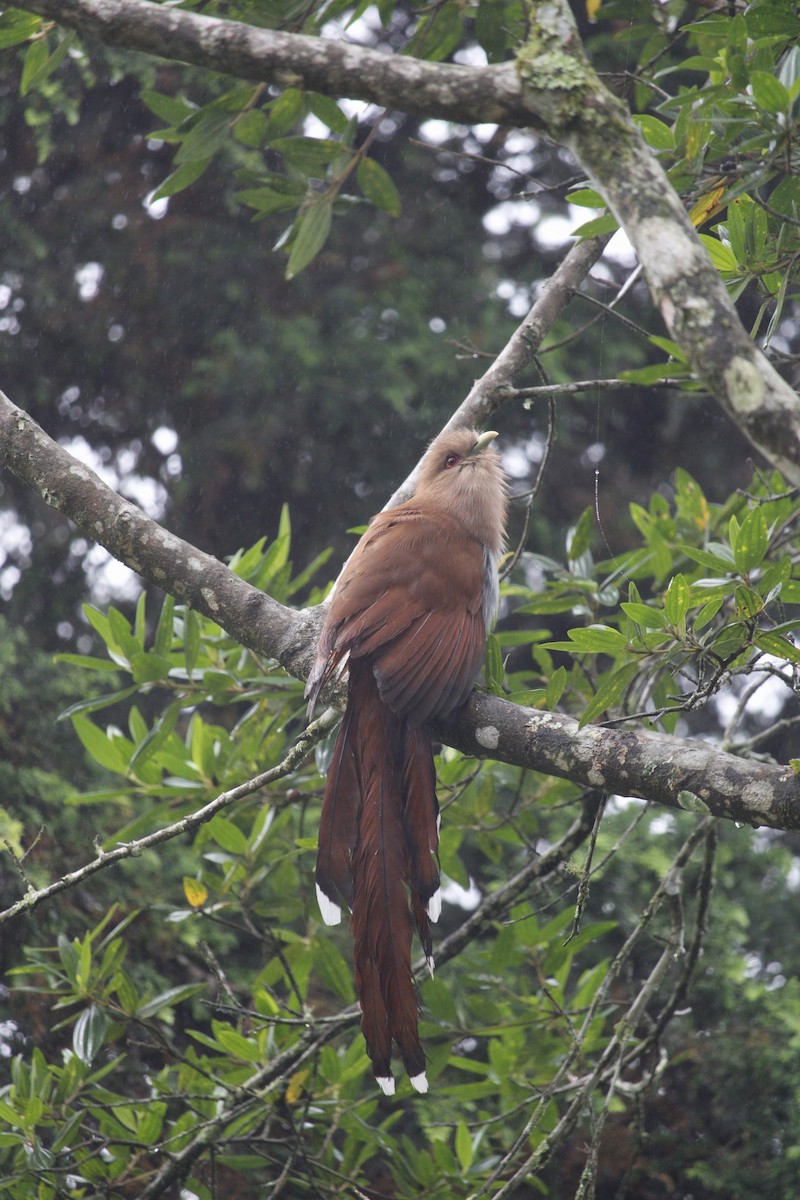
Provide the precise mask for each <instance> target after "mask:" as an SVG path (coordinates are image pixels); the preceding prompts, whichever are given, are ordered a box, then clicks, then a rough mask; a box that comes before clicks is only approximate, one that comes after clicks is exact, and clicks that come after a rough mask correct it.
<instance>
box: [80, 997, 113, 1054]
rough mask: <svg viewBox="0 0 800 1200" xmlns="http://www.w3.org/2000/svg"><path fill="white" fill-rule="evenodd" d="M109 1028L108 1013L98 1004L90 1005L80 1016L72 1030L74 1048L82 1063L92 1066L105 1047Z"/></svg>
mask: <svg viewBox="0 0 800 1200" xmlns="http://www.w3.org/2000/svg"><path fill="white" fill-rule="evenodd" d="M107 1028H108V1021H107V1019H106V1014H105V1013H104V1012H103V1010H102V1008H98V1007H97V1005H96V1004H92V1005H90V1006H89V1008H87V1009H85V1010H84V1011H83V1012H82V1013H81V1015H80V1016H79V1017H78V1020H77V1021H76V1022H75V1028H74V1029H73V1031H72V1049H73V1050H74V1051H75V1053H76V1055H77V1056H78V1058H79V1059H80V1060H81V1062H82V1063H86V1065H87V1066H91V1064H92V1062H93V1061H94V1059H95V1058H96V1057H97V1054H98V1052H99V1051H100V1050H101V1049H102V1047H103V1042H104V1041H105V1037H106V1030H107Z"/></svg>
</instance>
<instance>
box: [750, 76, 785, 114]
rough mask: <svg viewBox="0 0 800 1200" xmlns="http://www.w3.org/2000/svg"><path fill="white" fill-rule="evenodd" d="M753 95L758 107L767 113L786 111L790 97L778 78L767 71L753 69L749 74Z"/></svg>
mask: <svg viewBox="0 0 800 1200" xmlns="http://www.w3.org/2000/svg"><path fill="white" fill-rule="evenodd" d="M750 84H751V87H752V89H753V97H754V99H755V102H756V104H757V105H758V107H759V108H763V109H764V110H765V111H766V112H769V113H787V112H788V111H789V107H790V105H791V98H790V96H789V93H788V92H787V90H786V88H785V87H784V85H783V84H782V83H781V81H780V79H776V77H775V76H774V75H770V73H769V72H768V71H753V72H751V75H750Z"/></svg>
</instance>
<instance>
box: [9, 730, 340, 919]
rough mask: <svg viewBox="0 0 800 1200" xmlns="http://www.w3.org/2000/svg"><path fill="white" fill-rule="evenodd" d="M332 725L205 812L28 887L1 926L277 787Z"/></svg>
mask: <svg viewBox="0 0 800 1200" xmlns="http://www.w3.org/2000/svg"><path fill="white" fill-rule="evenodd" d="M333 724H334V721H332V720H331V719H330V718H329V717H327V716H322V717H319V718H318V719H317V720H316V721H314V722H313V724H311V725H309V726H308V728H307V729H304V730H303V732H302V733H301V734H300V736H299V737H298V738H297V740H296V742H295V743H294V745H293V746H292V747H291V749H290V750H289V752H288V754H287V755H286V756H285V758H284V759H283V760H282V761H281V762H279V763H277V764H276V765H275V766H274V767H270V768H269V769H268V770H266V771H262V772H261V774H260V775H255V776H254V777H253V778H252V779H248V780H246V781H245V782H244V783H240V784H239V785H238V787H234V788H230V789H229V790H228V791H227V792H220V794H219V795H218V796H215V797H214V799H213V800H209V802H208V804H204V805H203V807H202V808H198V809H195V811H194V812H190V813H187V815H186V816H185V817H181V818H180V820H179V821H173V823H172V824H171V825H164V826H162V827H161V829H156V830H154V832H153V833H148V834H146V835H145V836H144V837H141V838H137V839H136V840H135V841H133V842H118V843H117V845H116V846H114V848H113V849H111V850H101V849H99V848H97V847H96V848H97V849H98V852H97V857H96V858H93V859H92V860H91V861H90V862H88V863H85V864H84V865H83V866H82V867H78V868H77V869H76V870H74V871H68V872H67V873H66V874H65V875H62V876H61V878H60V879H56V880H54V882H53V883H49V884H47V886H46V887H42V888H36V889H34V888H32V887H29V888H28V890H27V891H26V892H25V895H24V896H22V898H21V899H19V900H17V901H16V903H14V904H12V905H10V907H9V908H6V909H3V911H2V912H0V925H4V924H5V922H6V921H10V920H11V919H12V917H18V916H20V915H21V914H22V913H24V912H31V911H32V910H33V909H34V908H37V907H38V906H39V905H40V904H41V903H42V901H43V900H49V899H50V898H51V897H52V896H57V895H58V894H59V892H65V891H67V890H68V889H69V888H73V887H77V885H78V884H80V883H83V882H84V880H86V879H88V878H89V876H90V875H96V874H97V872H98V871H104V870H105V869H106V868H107V867H110V866H111V864H112V863H115V862H119V861H120V860H121V859H123V858H138V857H139V856H140V855H141V854H144V852H145V850H153V849H154V848H155V847H156V846H160V845H161V843H162V842H168V841H170V840H171V839H172V838H174V837H180V835H181V834H183V833H188V832H189V831H190V830H192V829H196V828H197V827H198V826H199V825H205V823H206V822H207V821H210V820H211V819H212V817H214V816H216V814H217V813H218V812H222V811H223V810H224V809H226V808H230V807H231V805H232V804H236V803H238V801H239V800H244V799H245V797H246V796H251V795H252V794H253V792H258V791H260V790H261V788H264V787H267V785H268V784H270V783H275V781H276V780H277V779H285V778H286V776H287V775H291V774H292V772H293V771H296V770H297V769H298V768H299V767H300V765H301V764H302V762H303V759H304V758H306V756H307V755H308V754H309V752H310V751H311V749H312V748H313V746H314V745H315V743H316V742H317V741H318V740H319V738H320V737H324V736H325V733H326V732H328V730H329V729H330V728H331V726H332V725H333ZM271 803H272V804H273V807H278V806H277V805H276V804H275V801H274V799H273V800H272V801H271Z"/></svg>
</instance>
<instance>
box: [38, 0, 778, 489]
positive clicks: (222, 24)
mask: <svg viewBox="0 0 800 1200" xmlns="http://www.w3.org/2000/svg"><path fill="white" fill-rule="evenodd" d="M17 7H18V8H21V9H25V10H26V11H29V12H34V13H39V14H41V15H43V16H46V17H49V18H51V19H52V20H55V21H58V22H60V23H62V24H64V25H68V26H70V27H72V28H74V29H77V30H78V31H79V32H81V33H84V34H90V35H93V36H95V37H98V38H100V39H101V40H102V41H104V42H106V43H108V44H109V45H116V46H124V47H127V48H128V49H131V50H139V51H144V52H146V53H150V54H155V55H158V56H160V57H169V58H173V59H177V60H179V61H183V62H188V63H192V64H194V65H195V66H200V67H205V68H208V69H209V70H213V71H222V72H227V73H229V74H231V75H234V76H237V77H239V78H245V79H253V80H260V81H263V82H266V83H272V84H279V85H280V86H289V85H291V86H298V87H307V88H311V89H313V90H315V91H319V92H324V93H326V94H329V95H335V96H347V97H350V98H353V99H361V100H366V101H371V102H373V103H376V104H380V105H382V106H383V107H388V108H396V109H400V110H402V111H405V112H409V113H413V114H417V115H425V116H429V117H440V118H444V119H449V120H453V121H460V122H467V123H470V122H485V121H493V122H497V123H498V124H501V125H507V126H513V127H526V126H527V127H530V128H534V129H539V130H544V131H545V132H547V133H548V134H549V135H550V136H551V137H552V138H554V139H555V140H556V141H558V142H561V143H562V144H563V145H565V146H568V147H569V148H570V149H571V150H572V152H573V153H574V154H575V156H576V158H577V159H578V161H579V162H580V164H581V165H582V166H583V167H584V168H585V170H586V171H587V172H588V174H589V175H590V176H591V178H592V180H593V181H594V183H595V185H596V187H597V189H598V190H599V191H600V193H601V194H602V196H603V198H604V199H605V200H606V201H607V203H608V205H609V207H610V208H611V210H612V212H613V213H614V214H615V215H616V216H617V218H618V219H619V221H620V224H621V225H622V227H623V229H624V230H625V232H626V233H627V235H628V237H629V239H630V241H631V244H632V245H633V247H634V249H635V251H636V253H637V255H638V257H639V261H640V262H641V264H642V267H643V269H644V272H645V275H646V277H647V280H648V283H649V285H650V290H651V293H652V295H653V299H654V301H655V303H656V304H657V305H658V307H659V309H660V311H661V315H662V317H663V319H664V322H665V324H666V326H667V328H668V330H669V332H670V334H671V335H672V337H674V338H675V340H676V341H677V342H678V343H679V345H680V346H681V347H682V348H683V350H684V351H685V352H686V355H687V358H688V361H689V363H690V365H691V368H692V370H693V372H694V373H695V374H696V375H697V377H698V378H699V379H701V380H702V381H703V382H704V383H705V384H706V386H707V387H708V390H709V392H710V393H711V395H713V396H715V397H716V399H717V400H718V401H719V403H720V404H721V405H722V407H723V408H724V409H725V411H726V412H727V413H728V415H729V416H730V417H731V418H732V419H733V420H734V421H735V422H736V424H737V425H739V427H740V428H741V429H742V430H743V431H744V433H745V434H746V436H747V437H748V438H749V439H750V441H751V442H752V444H753V445H754V446H755V447H756V449H757V450H759V451H760V452H761V453H763V454H764V455H766V457H767V458H768V459H770V461H771V462H773V463H774V464H775V465H776V466H777V467H779V468H780V470H781V471H782V472H783V474H784V475H785V476H786V477H787V478H788V479H790V480H792V482H794V483H800V404H798V401H797V397H796V396H795V394H794V392H793V391H792V389H791V388H790V387H789V385H788V384H787V383H786V382H785V381H784V380H783V379H782V378H781V376H780V375H779V374H778V373H777V371H776V370H775V369H774V368H773V367H772V365H771V364H770V363H769V362H768V361H767V360H766V358H764V356H763V355H762V354H761V352H760V351H759V350H758V348H757V347H756V346H755V345H754V343H753V342H752V341H751V340H750V338H749V336H748V334H747V332H746V331H745V329H744V328H743V327H742V325H741V322H740V321H739V318H738V316H737V313H736V309H735V308H734V305H733V303H732V302H731V299H730V297H729V295H728V293H727V290H726V288H725V285H724V284H723V282H722V280H721V279H720V276H719V274H718V273H717V271H716V270H715V268H714V266H713V265H712V263H711V260H710V259H709V257H708V255H707V253H706V251H705V249H704V248H703V246H702V244H701V242H700V240H699V238H698V236H697V232H696V230H695V229H694V227H693V226H692V224H691V221H690V220H689V218H688V216H687V215H686V212H685V211H684V208H683V205H682V203H681V200H680V198H679V197H678V196H677V195H676V193H675V191H674V189H673V188H672V185H671V184H670V182H669V179H668V178H667V176H666V174H665V172H664V170H663V169H662V167H661V166H660V164H659V163H658V162H657V160H656V159H655V158H654V157H653V154H652V153H651V151H650V150H649V148H648V147H647V145H646V144H645V142H644V140H643V138H642V136H641V133H640V132H639V130H638V129H637V127H636V126H635V125H634V123H633V121H632V120H631V116H630V113H629V112H628V110H627V108H626V107H625V105H624V104H623V103H622V102H621V101H619V100H617V98H616V97H615V96H613V95H612V93H611V92H609V91H608V89H607V88H606V87H605V86H604V84H603V83H602V82H601V81H600V79H599V78H598V77H597V75H596V74H595V72H594V71H593V70H592V68H591V66H590V64H589V63H588V61H587V60H586V57H585V54H584V51H583V47H582V45H581V42H580V38H579V36H578V32H577V29H576V27H575V24H574V21H573V18H572V14H571V11H570V8H569V4H568V2H567V0H548V2H547V3H537V4H532V3H529V5H528V10H529V19H530V35H529V39H528V42H527V44H526V45H525V46H523V47H522V49H521V50H520V53H519V56H518V61H517V63H516V64H510V63H503V64H500V65H497V66H489V67H466V66H456V65H451V64H447V63H430V62H425V61H423V60H420V59H415V58H412V57H410V56H405V55H391V54H385V53H382V52H380V51H376V50H371V49H368V48H365V47H360V46H353V45H350V44H348V43H347V42H344V41H333V40H330V39H324V38H313V37H307V36H305V35H302V34H291V33H282V32H279V31H275V30H265V29H257V28H254V27H252V26H249V25H246V24H244V23H243V22H238V21H226V20H220V19H217V18H214V17H205V16H201V15H198V14H196V13H191V12H185V11H181V10H178V9H175V8H168V7H167V6H166V5H160V4H154V3H152V2H151V0H17Z"/></svg>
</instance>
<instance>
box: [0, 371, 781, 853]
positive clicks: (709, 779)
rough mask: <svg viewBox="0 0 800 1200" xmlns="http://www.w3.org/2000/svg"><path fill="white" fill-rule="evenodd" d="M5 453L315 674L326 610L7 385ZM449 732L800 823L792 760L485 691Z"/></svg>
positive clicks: (120, 542)
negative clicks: (292, 599) (156, 514)
mask: <svg viewBox="0 0 800 1200" xmlns="http://www.w3.org/2000/svg"><path fill="white" fill-rule="evenodd" d="M0 464H3V465H5V466H7V467H9V468H10V469H11V470H12V471H13V472H14V474H15V475H17V476H18V478H20V479H21V480H23V481H24V482H25V483H27V484H28V485H29V486H31V487H33V488H34V489H35V490H36V491H38V492H39V494H40V495H41V496H42V498H43V499H44V500H45V501H46V502H47V503H48V504H50V505H51V506H52V507H53V508H56V509H58V510H59V511H60V512H62V513H63V514H64V516H65V517H69V518H70V519H71V520H73V521H74V522H75V523H76V525H79V526H80V528H81V529H82V530H83V531H84V532H85V533H86V534H87V535H88V536H89V537H91V538H93V539H94V540H95V541H97V542H99V543H100V544H101V545H103V546H105V547H106V549H108V550H109V551H110V552H111V553H112V554H114V555H115V557H117V558H119V559H120V560H121V561H122V562H125V563H127V564H128V566H130V567H131V568H132V570H134V571H136V572H137V573H138V574H139V575H140V576H141V577H142V578H143V579H146V580H147V581H148V582H150V583H155V584H157V585H158V586H159V587H162V588H165V589H166V590H168V591H169V592H171V593H172V594H173V595H174V596H176V597H177V598H178V599H179V600H181V601H183V602H184V603H186V604H189V605H191V606H192V607H194V608H196V609H197V610H198V611H199V612H202V613H204V614H205V615H206V616H208V617H211V618H212V619H213V620H214V621H216V622H217V624H219V625H220V626H221V627H222V628H223V629H225V630H226V631H227V632H228V633H230V634H231V636H232V637H235V638H236V639H237V640H238V641H240V642H241V643H242V644H243V645H245V646H248V647H250V648H252V649H253V650H256V651H257V652H259V653H260V654H263V655H267V656H269V657H271V658H274V659H276V660H277V661H278V662H280V664H281V665H282V666H283V667H284V669H285V670H287V671H288V672H290V673H291V674H293V675H295V676H296V677H297V678H299V679H305V678H306V676H307V674H308V671H309V669H310V666H311V661H312V659H313V650H314V644H315V641H316V635H317V632H318V629H319V624H320V621H321V613H320V610H319V609H309V610H305V611H303V612H296V611H294V610H293V609H290V608H286V607H285V606H283V605H281V604H278V603H277V602H276V601H274V600H272V599H270V598H269V597H268V596H265V595H264V593H263V592H260V591H258V590H257V589H256V588H253V587H251V585H250V584H248V583H246V582H245V581H244V580H242V579H240V578H239V577H238V576H237V575H235V574H234V573H233V572H232V571H231V570H230V569H229V568H228V567H226V566H225V565H224V564H223V563H221V562H219V561H218V560H217V559H215V558H212V557H211V556H210V555H207V554H203V553H202V552H201V551H199V550H197V549H196V548H195V547H193V546H191V545H189V543H187V542H184V541H182V540H181V539H180V538H177V537H175V536H174V535H173V534H171V533H169V532H168V531H167V530H165V529H163V528H162V527H161V526H160V525H158V524H157V523H156V522H155V521H152V520H151V519H150V518H149V517H147V516H145V515H144V513H142V512H141V510H140V509H138V508H137V507H136V506H135V505H133V504H131V503H130V502H129V501H127V500H125V499H123V498H122V497H121V496H118V495H117V494H116V492H114V491H112V489H111V488H109V487H108V486H107V485H106V484H104V483H103V482H102V480H100V479H99V478H98V476H97V475H95V474H94V472H93V471H91V470H90V469H89V468H88V467H86V466H84V465H83V464H81V463H78V462H76V460H75V459H73V458H72V456H71V455H70V454H68V453H67V452H66V451H65V450H63V449H62V448H61V447H60V446H58V445H57V444H56V443H55V442H53V441H52V439H51V438H49V437H48V436H47V434H46V433H45V432H44V430H43V429H41V428H40V427H39V426H38V425H37V424H36V422H35V421H33V420H32V419H31V418H30V417H29V416H28V415H27V414H26V413H24V412H22V411H21V410H20V409H18V408H17V407H16V406H15V405H14V404H12V403H11V401H10V400H9V399H8V397H6V396H4V395H3V393H2V392H0ZM436 733H437V735H439V736H441V738H442V739H443V740H444V741H445V742H446V743H447V744H448V745H451V746H455V747H456V748H457V749H459V750H462V751H463V752H464V753H466V754H473V755H476V756H478V757H490V758H496V759H500V760H501V761H503V762H508V763H514V764H516V765H518V766H523V767H527V768H530V769H531V770H534V771H541V772H543V773H544V774H547V775H556V776H560V777H562V778H565V779H570V780H572V781H573V782H574V783H577V784H579V785H585V786H588V787H592V788H597V789H599V790H602V791H606V792H617V793H621V794H623V795H631V796H640V797H643V798H644V799H647V800H653V801H656V802H658V803H661V804H667V805H669V806H671V807H674V808H683V809H688V810H690V811H694V812H706V813H712V814H713V815H715V816H718V817H723V818H726V819H728V820H734V821H739V822H742V823H748V824H751V825H768V826H771V827H772V828H775V829H787V830H789V829H792V830H794V829H800V779H798V777H797V776H795V774H794V773H793V771H792V770H791V768H789V767H781V766H775V765H772V764H765V763H762V762H752V761H749V760H746V759H740V758H736V757H734V756H733V755H730V754H724V753H722V752H720V751H718V750H716V749H714V748H713V747H712V746H709V745H706V744H705V743H703V742H689V741H680V740H679V739H677V738H672V737H668V736H666V735H659V734H647V733H640V732H634V731H632V730H620V729H603V728H599V727H597V726H587V727H585V728H584V729H582V730H579V729H578V723H577V722H576V721H575V720H574V719H572V718H571V717H567V716H564V715H561V714H558V713H543V712H539V711H537V710H534V709H526V708H520V707H519V706H517V705H515V704H511V703H510V702H508V701H506V700H501V699H498V698H496V697H493V696H486V695H480V694H477V693H476V694H473V696H472V698H471V700H470V702H469V703H468V704H467V705H466V706H465V708H464V709H463V710H462V711H461V712H460V713H458V714H456V716H455V717H453V718H451V719H450V720H448V721H447V722H446V723H442V725H441V726H440V727H439V728H438V729H437V730H436Z"/></svg>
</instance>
